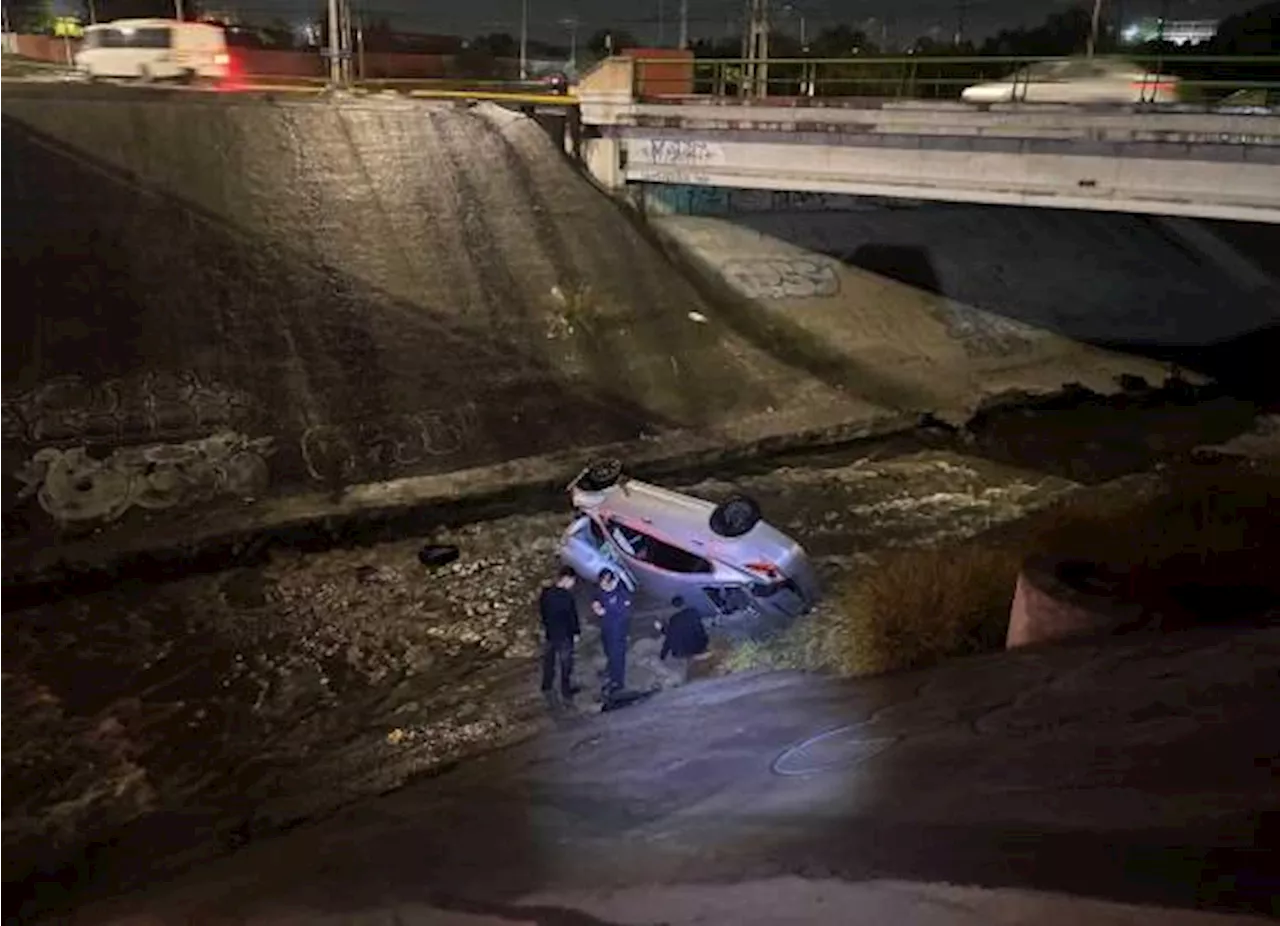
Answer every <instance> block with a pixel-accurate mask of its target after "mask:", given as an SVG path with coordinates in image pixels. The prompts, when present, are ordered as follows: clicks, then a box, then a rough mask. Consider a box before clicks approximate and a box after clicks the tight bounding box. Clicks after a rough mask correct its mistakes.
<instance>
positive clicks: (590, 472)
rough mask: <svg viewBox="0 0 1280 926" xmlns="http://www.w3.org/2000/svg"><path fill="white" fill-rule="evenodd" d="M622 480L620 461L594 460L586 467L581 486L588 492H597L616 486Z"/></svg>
mask: <svg viewBox="0 0 1280 926" xmlns="http://www.w3.org/2000/svg"><path fill="white" fill-rule="evenodd" d="M621 478H622V461H621V460H614V459H610V460H595V461H594V462H592V463H589V464H588V465H587V471H586V473H585V474H584V475H583V477H582V482H581V485H582V487H583V488H584V489H586V490H587V491H588V492H599V491H601V490H602V489H607V488H609V487H610V486H613V485H616V484H617V482H618V480H619V479H621Z"/></svg>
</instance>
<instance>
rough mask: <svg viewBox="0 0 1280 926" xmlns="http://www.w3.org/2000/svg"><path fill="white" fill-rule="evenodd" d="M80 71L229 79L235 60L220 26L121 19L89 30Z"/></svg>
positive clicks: (138, 77)
mask: <svg viewBox="0 0 1280 926" xmlns="http://www.w3.org/2000/svg"><path fill="white" fill-rule="evenodd" d="M75 60H76V67H77V68H78V69H79V70H81V71H82V72H83V73H84V74H86V75H87V76H88V77H90V78H94V77H123V78H133V79H135V80H145V81H151V80H215V81H219V80H225V79H226V77H227V74H228V71H229V69H230V65H231V57H230V55H228V53H227V37H226V34H225V33H224V32H223V30H222V27H221V26H214V25H210V24H209V23H189V22H180V21H179V20H176V19H117V20H115V21H114V22H109V23H99V24H98V25H94V26H88V27H86V28H85V30H84V42H83V44H82V45H81V46H80V51H79V52H77V53H76V59H75Z"/></svg>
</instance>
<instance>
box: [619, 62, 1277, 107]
mask: <svg viewBox="0 0 1280 926" xmlns="http://www.w3.org/2000/svg"><path fill="white" fill-rule="evenodd" d="M1079 60H1080V59H1079V58H1067V57H1056V58H1055V57H1025V56H1017V57H1015V56H968V57H962V56H949V55H948V56H926V55H904V56H895V57H878V56H877V57H871V56H867V57H862V56H859V57H856V58H770V59H767V60H763V59H762V60H752V59H749V58H696V59H693V60H692V61H690V60H689V59H688V58H679V59H677V58H670V59H663V58H649V59H637V60H636V61H635V68H636V71H635V73H636V86H637V93H638V95H639V96H641V97H654V96H668V97H670V96H679V95H681V93H679V92H673V90H672V88H673V86H674V84H675V83H676V82H673V79H672V78H673V72H675V71H676V70H677V69H679V70H681V71H682V72H683V75H684V79H683V81H679V83H680V84H682V85H683V87H682V89H683V92H684V93H687V94H689V95H694V96H718V97H732V96H741V97H757V98H758V97H783V98H796V97H828V98H858V97H870V98H878V99H916V100H958V99H960V95H961V92H962V91H963V90H964V89H965V88H966V87H970V86H973V85H974V84H979V83H986V82H992V81H1008V82H1009V84H1010V88H1011V90H1012V91H1013V97H1014V99H1020V98H1022V97H1023V96H1025V93H1026V87H1027V86H1028V85H1029V84H1034V83H1036V81H1037V78H1036V77H1034V76H1030V78H1029V76H1028V74H1027V72H1026V68H1028V67H1029V66H1031V65H1033V64H1037V65H1038V64H1049V63H1053V62H1068V61H1079ZM1099 60H1111V61H1115V60H1123V61H1124V62H1125V63H1127V64H1132V65H1135V66H1136V69H1137V70H1139V71H1141V72H1142V73H1144V74H1145V75H1146V77H1145V78H1144V80H1148V81H1149V83H1150V84H1151V86H1153V87H1154V86H1155V84H1156V77H1157V75H1159V76H1161V77H1175V78H1177V93H1178V98H1179V100H1180V101H1181V102H1188V103H1209V104H1212V103H1216V102H1219V101H1221V100H1223V99H1224V98H1226V97H1228V96H1230V95H1232V94H1237V93H1240V92H1241V91H1249V92H1250V95H1251V96H1252V97H1253V98H1254V99H1252V100H1250V102H1251V103H1254V104H1256V105H1277V104H1280V56H1262V57H1246V56H1235V55H1181V54H1171V55H1160V56H1134V57H1128V56H1125V57H1124V58H1122V59H1118V58H1114V57H1111V58H1105V59H1104V58H1102V57H1100V58H1099ZM647 76H648V77H649V78H651V79H647ZM651 88H657V89H658V92H653V89H651ZM1134 89H1135V94H1134V96H1135V99H1134V102H1144V101H1145V99H1146V98H1149V97H1146V94H1145V88H1143V87H1135V88H1134Z"/></svg>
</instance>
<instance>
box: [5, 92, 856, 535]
mask: <svg viewBox="0 0 1280 926" xmlns="http://www.w3.org/2000/svg"><path fill="white" fill-rule="evenodd" d="M4 132H5V145H4V161H5V183H4V210H5V223H4V262H5V266H4V269H5V274H4V281H5V282H4V286H5V291H4V295H5V297H6V303H5V304H6V306H7V307H8V308H10V309H12V310H15V311H13V314H12V315H11V316H10V319H9V324H8V326H7V327H6V332H5V348H4V350H5V364H4V385H5V396H4V400H5V401H4V411H5V442H6V453H5V468H6V473H7V474H9V475H14V474H15V472H19V471H20V472H21V474H22V475H23V479H22V480H20V484H21V485H23V486H25V487H26V491H27V493H28V494H29V495H33V496H34V499H35V500H38V501H40V502H41V503H42V504H44V507H45V509H46V511H48V510H49V504H46V503H52V504H55V505H56V506H58V507H59V509H60V512H61V515H62V516H64V517H66V518H68V519H70V520H77V519H82V518H84V519H92V518H96V517H98V516H104V517H115V516H116V515H118V514H119V513H120V512H119V511H118V510H117V509H116V507H113V505H111V504H107V503H105V502H103V501H102V500H101V499H100V498H99V495H100V493H101V492H106V493H107V494H108V495H112V494H114V495H115V496H119V493H120V492H122V491H125V489H124V488H121V487H122V486H126V487H127V486H128V485H136V484H137V483H138V480H139V479H143V480H144V481H145V480H149V481H150V482H152V483H153V484H152V485H150V486H149V487H148V488H146V490H145V491H143V492H142V493H141V494H140V495H138V496H137V498H135V499H133V501H134V502H136V503H137V504H138V505H139V506H141V507H144V508H151V509H153V510H160V509H165V508H170V507H175V506H185V505H186V504H187V502H189V501H192V500H206V499H208V498H211V497H214V496H217V497H222V496H227V495H231V496H235V495H241V496H253V495H255V494H260V493H261V492H262V491H277V490H280V489H288V488H289V487H290V486H294V487H301V488H306V487H317V488H330V487H334V486H339V485H344V484H350V483H354V482H361V481H368V480H377V479H383V478H388V477H392V476H399V475H407V474H414V473H423V472H440V471H448V470H453V469H458V468H462V467H466V466H474V465H479V464H485V463H492V462H496V461H502V460H508V459H512V458H516V457H522V456H529V455H535V454H540V453H544V452H549V451H557V450H564V449H567V448H573V447H583V448H585V447H588V446H591V445H593V444H599V443H602V442H608V441H615V440H624V439H629V438H635V437H638V436H639V435H641V434H643V433H652V432H655V431H662V430H670V429H678V428H693V429H698V430H701V431H703V432H710V433H714V432H715V431H716V429H717V428H719V427H722V426H723V427H733V426H736V424H737V423H738V422H740V421H741V420H743V419H746V418H749V417H750V416H752V415H757V414H781V413H783V412H784V411H786V410H788V409H792V410H794V408H795V407H797V403H801V404H803V405H804V406H805V407H812V406H813V404H814V401H815V400H816V401H817V402H818V403H819V404H821V402H822V401H830V402H841V401H844V399H843V397H842V396H841V395H840V394H839V393H838V392H837V391H835V390H830V389H826V390H823V389H821V388H820V389H818V390H817V391H818V392H823V393H824V395H823V396H815V388H814V387H813V386H812V385H811V384H810V383H809V382H807V380H806V378H805V377H804V376H803V375H801V374H800V373H797V372H795V371H793V370H790V369H789V368H787V367H786V366H785V365H784V364H782V363H779V362H777V361H774V360H772V359H771V358H770V357H769V356H768V355H767V353H764V352H761V351H759V350H757V349H754V348H752V347H751V346H750V345H749V344H747V343H745V342H744V341H742V339H740V338H736V337H734V336H733V334H732V332H731V331H727V330H725V329H724V328H717V327H715V326H711V325H707V324H703V323H699V322H698V321H695V320H693V319H692V318H691V314H690V313H693V314H694V315H695V316H697V315H699V314H701V315H702V316H704V317H705V316H708V315H711V314H713V312H712V310H711V309H710V308H709V307H708V306H707V305H705V303H704V302H703V301H702V300H701V298H700V297H699V296H698V294H697V292H696V291H695V290H694V288H693V287H692V286H691V285H689V284H688V283H687V282H686V281H685V280H684V279H682V278H681V276H680V275H679V273H678V272H676V271H675V270H674V269H673V268H672V266H671V265H670V263H669V262H668V261H667V260H666V259H665V258H664V257H663V255H662V254H661V252H660V251H659V250H658V249H657V248H656V247H654V245H653V244H652V243H651V242H650V241H649V240H647V239H646V238H645V236H644V235H643V234H641V233H640V232H639V231H638V230H637V228H636V227H635V226H634V224H633V223H632V222H631V221H630V220H629V219H628V218H627V217H626V215H625V214H624V213H623V212H622V211H621V210H620V209H619V208H618V207H617V206H616V205H615V204H614V203H612V202H610V201H609V200H608V198H607V197H605V196H604V195H603V194H601V193H600V192H599V191H597V190H596V189H595V188H594V187H593V186H592V185H591V184H589V183H588V182H586V181H585V180H583V179H582V178H581V177H580V176H579V175H578V173H577V172H576V171H575V169H574V168H573V167H572V165H570V164H569V163H568V162H567V160H566V159H565V158H564V157H563V156H562V155H561V154H560V153H559V152H557V151H556V149H555V147H554V146H553V145H552V144H551V143H550V141H549V140H548V139H547V138H546V136H545V135H544V134H543V133H542V132H541V131H540V130H539V129H538V127H537V126H536V124H534V123H533V122H532V121H530V120H527V119H524V118H523V117H520V116H517V115H515V114H512V113H508V112H507V111H505V110H501V109H496V108H488V107H483V106H481V107H476V108H464V107H454V106H451V105H439V104H424V103H419V102H397V101H367V102H358V101H346V102H340V103H335V102H309V103H302V102H286V103H275V102H270V101H267V100H262V99H253V98H231V97H228V98H223V97H218V96H212V95H193V94H182V93H173V94H165V93H163V92H155V93H150V94H147V93H133V92H127V91H123V90H119V89H118V88H100V89H95V88H85V89H83V90H77V91H67V90H65V89H63V90H62V91H61V92H60V93H59V94H58V95H57V96H56V97H54V96H52V95H41V94H40V93H38V92H36V91H30V92H29V94H28V95H23V94H22V93H21V92H11V91H6V93H5V97H4ZM18 307H22V308H21V309H18ZM224 432H225V435H227V436H225V437H224V438H223V439H221V442H220V443H218V444H217V445H216V446H214V447H212V448H211V447H210V446H208V445H206V444H199V443H198V442H199V441H202V440H204V439H205V438H207V437H209V436H210V435H211V434H214V433H224ZM261 439H268V440H269V445H270V446H267V447H264V446H263V445H262V444H260V443H254V442H255V441H260V440H261ZM152 445H164V446H165V447H167V448H169V450H164V449H160V450H154V449H153V450H149V451H147V453H146V454H144V455H143V456H141V457H139V456H138V455H137V454H136V453H135V454H133V455H131V456H130V455H126V457H121V456H119V455H115V456H113V455H112V454H114V453H115V451H116V450H117V449H119V448H129V447H133V448H137V447H139V446H142V447H151V446H152ZM178 445H180V446H178ZM175 446H177V449H176V450H175V449H173V448H174V447H175ZM41 448H43V449H44V450H45V451H46V452H45V454H44V456H43V458H42V460H34V462H33V458H34V457H35V456H36V455H38V452H39V451H40V450H41ZM75 448H86V449H85V451H84V453H82V454H80V455H79V456H78V457H76V458H75V459H70V460H69V459H67V458H66V453H67V452H68V451H70V450H72V449H75ZM166 454H167V455H166ZM175 454H176V456H177V458H178V459H179V460H180V461H181V465H179V464H178V463H173V462H172V460H171V458H172V457H173V456H174V455H175ZM210 454H212V456H210ZM104 460H106V463H105V464H104V463H103V461H104ZM103 465H105V466H106V470H105V471H104V469H103ZM264 466H265V469H266V470H267V471H268V472H267V473H264V472H263V470H264ZM175 467H176V469H175ZM160 471H163V475H157V473H158V472H160ZM139 472H141V475H140V474H139ZM228 472H232V473H233V476H232V477H228V476H227V473H228ZM236 474H238V475H236ZM77 480H78V481H79V482H80V483H82V484H84V485H86V486H89V488H86V489H84V490H81V493H82V494H79V495H77V490H76V489H75V487H74V483H76V482H77ZM13 485H14V484H13V483H11V484H10V486H11V488H12V487H13ZM85 493H87V494H85ZM54 496H57V499H55V497H54ZM9 497H10V496H9V495H6V498H7V499H9ZM58 499H61V501H58ZM117 501H119V499H118V498H117ZM32 503H33V504H34V501H33V502H32ZM125 507H129V506H128V505H126V506H125Z"/></svg>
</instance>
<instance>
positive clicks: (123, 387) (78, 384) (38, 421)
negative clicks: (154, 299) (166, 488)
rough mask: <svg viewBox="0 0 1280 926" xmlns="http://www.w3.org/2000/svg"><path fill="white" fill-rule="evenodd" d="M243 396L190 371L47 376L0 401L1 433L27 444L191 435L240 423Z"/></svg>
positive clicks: (245, 403) (245, 409)
mask: <svg viewBox="0 0 1280 926" xmlns="http://www.w3.org/2000/svg"><path fill="white" fill-rule="evenodd" d="M251 407H252V405H251V401H250V399H249V397H248V396H247V395H246V394H245V393H243V392H240V391H238V390H235V389H229V388H227V387H225V386H221V385H219V384H217V383H208V382H205V381H203V380H202V379H201V378H200V376H198V375H197V374H196V373H194V372H190V371H188V372H183V373H176V374H174V373H144V374H140V375H138V376H131V377H125V378H120V379H111V380H107V381H106V382H102V383H96V384H95V383H91V382H88V381H86V380H84V379H83V378H82V377H79V376H60V377H58V378H56V379H51V380H49V381H47V382H45V383H42V384H40V385H39V386H37V387H35V388H34V389H31V390H29V391H27V392H24V393H22V394H21V395H19V396H17V397H15V398H12V399H9V398H6V399H5V400H4V403H3V410H4V414H3V421H4V438H5V440H6V441H17V442H21V443H25V444H29V445H37V446H39V445H45V444H64V445H65V444H69V443H84V444H89V445H93V444H115V443H120V442H122V441H124V440H147V439H153V440H155V439H159V440H174V439H182V438H194V437H196V436H198V435H200V434H207V433H208V432H209V431H210V430H211V429H216V428H229V427H233V426H235V425H237V424H239V423H241V422H243V421H244V420H245V419H246V418H247V417H248V415H249V412H250V410H251Z"/></svg>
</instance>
